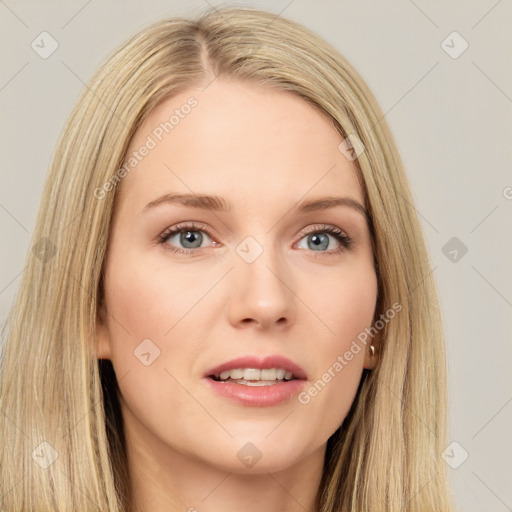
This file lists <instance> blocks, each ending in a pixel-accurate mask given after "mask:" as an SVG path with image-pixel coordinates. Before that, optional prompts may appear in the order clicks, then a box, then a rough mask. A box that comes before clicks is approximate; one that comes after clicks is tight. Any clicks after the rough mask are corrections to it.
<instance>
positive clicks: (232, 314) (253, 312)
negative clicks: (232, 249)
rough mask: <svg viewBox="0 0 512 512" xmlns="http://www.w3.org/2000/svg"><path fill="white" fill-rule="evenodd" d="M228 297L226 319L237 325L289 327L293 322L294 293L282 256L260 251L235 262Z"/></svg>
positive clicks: (269, 327)
mask: <svg viewBox="0 0 512 512" xmlns="http://www.w3.org/2000/svg"><path fill="white" fill-rule="evenodd" d="M230 274H231V276H230V279H232V282H231V286H232V292H231V294H230V301H229V320H230V322H231V324H232V325H234V326H235V327H238V328H245V327H250V326H251V325H254V326H256V327H257V328H258V329H260V330H264V329H272V328H279V329H285V328H289V327H290V326H291V325H292V324H293V323H295V315H296V307H297V304H296V301H297V297H296V295H295V293H294V291H293V288H294V287H293V282H292V281H293V280H292V278H291V277H290V273H289V272H288V271H287V268H286V265H285V263H284V262H283V261H282V259H278V258H277V255H276V254H275V253H274V254H271V251H270V250H264V251H263V253H262V254H261V255H260V256H259V257H258V258H257V259H256V260H255V261H253V262H252V263H248V262H246V261H244V260H243V259H242V258H240V260H239V261H237V262H236V265H235V268H234V269H233V272H231V273H230Z"/></svg>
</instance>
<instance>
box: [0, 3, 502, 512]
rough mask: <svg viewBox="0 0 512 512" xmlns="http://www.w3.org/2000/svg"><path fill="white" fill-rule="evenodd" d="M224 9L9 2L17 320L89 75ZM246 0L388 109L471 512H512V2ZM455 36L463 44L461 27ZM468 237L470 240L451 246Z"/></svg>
mask: <svg viewBox="0 0 512 512" xmlns="http://www.w3.org/2000/svg"><path fill="white" fill-rule="evenodd" d="M208 3H210V5H224V4H220V3H218V2H206V1H205V0H196V1H191V2H184V1H175V2H171V1H157V0H152V1H145V2H142V1H139V2H135V1H131V2H122V1H119V0H117V1H110V2H109V3H108V4H106V3H100V2H99V1H98V0H89V1H86V0H73V1H68V2H64V1H60V2H45V3H44V4H43V3H42V2H37V1H20V2H15V0H5V1H3V0H0V23H1V25H0V34H1V36H0V37H1V39H2V44H1V46H0V56H1V67H0V73H1V75H0V77H1V78H0V112H1V117H0V144H1V159H2V160H1V165H0V172H1V178H0V237H1V238H0V239H1V252H0V255H1V263H0V321H1V322H2V323H3V322H4V321H5V317H6V314H7V311H8V309H9V307H10V305H11V303H12V300H13V298H14V296H15V294H16V292H17V289H18V286H19V282H20V275H21V272H22V271H23V267H24V260H25V257H26V254H27V251H28V250H29V243H30V237H31V234H32V231H33V228H34V224H35V219H36V214H37V210H38V206H39V201H40V198H41V192H42V187H43V183H44V180H45V176H46V172H47V169H48V166H49V163H50V159H51V156H52V154H53V151H54V149H55V145H56V142H57V137H58V135H59V133H60V131H61V129H62V126H63V123H64V121H65V119H66V118H67V116H68V114H69V112H70V110H71V108H72V106H73V104H74V103H75V101H76V100H77V98H78V95H79V93H80V91H81V90H82V89H83V87H84V83H85V82H87V81H88V80H89V78H90V76H91V74H92V73H93V71H94V70H95V69H96V68H97V67H98V65H99V64H100V62H101V61H102V60H103V59H104V58H105V57H106V56H107V55H108V54H109V53H110V52H111V51H112V50H113V49H114V48H115V47H117V45H119V44H120V43H122V42H123V41H124V40H125V39H126V38H127V37H128V36H130V35H132V34H133V33H134V32H136V31H137V30H139V29H140V28H142V27H144V26H145V25H147V24H149V23H150V22H153V21H156V20H158V19H159V18H161V17H165V16H174V15H183V16H194V15H195V14H198V13H199V12H200V11H201V10H202V9H204V8H205V7H207V6H208ZM244 4H247V5H252V6H254V7H261V8H264V9H268V10H270V11H273V12H275V13H280V12H282V14H283V15H284V16H286V17H289V18H291V19H293V20H296V21H298V22H301V23H303V24H304V25H306V26H307V27H309V28H311V29H313V30H314V31H316V32H317V33H318V34H320V35H321V36H323V37H324V38H325V39H327V40H328V41H329V42H330V43H332V44H333V45H334V46H335V47H337V48H338V49H339V51H340V52H341V53H342V54H344V55H345V56H346V57H347V58H348V59H349V60H350V61H351V62H352V64H353V65H354V66H355V67H356V69H357V70H358V71H359V72H360V73H361V75H362V76H363V77H364V79H365V80H366V81H367V83H368V84H369V86H370V88H371V89H372V90H373V92H374V93H375V95H376V97H377V100H378V101H379V103H380V104H381V106H382V108H383V111H384V112H385V113H386V119H387V121H388V122H389V124H390V126H391V129H392V131H393V133H394V135H395V138H396V140H397V144H398V147H399V150H400V153H401V155H402V157H403V159H404V163H405V166H406V169H407V172H408V176H409V179H410V182H411V186H412V189H413V193H414V196H415V199H416V206H417V209H418V212H419V213H420V216H421V219H422V223H423V227H424V232H425V235H426V238H427V243H428V246H429V250H430V253H431V258H432V268H433V272H434V276H435V278H436V280H437V283H438V288H439V292H440V296H441V302H442V310H443V316H444V320H445V328H446V335H447V345H448V347H447V349H448V366H449V385H450V402H451V430H450V441H451V442H455V443H456V444H453V445H451V446H450V447H449V448H448V449H447V451H446V453H445V456H446V460H447V463H449V465H450V467H449V468H448V469H449V474H450V477H451V482H452V488H453V490H454V494H455V498H456V502H457V504H458V507H459V509H460V510H463V511H467V512H477V511H485V512H489V511H496V512H501V511H506V510H512V488H511V485H510V484H511V483H512V436H511V432H512V428H511V427H512V403H511V402H512V385H511V384H512V377H511V371H510V363H511V362H512V344H511V337H510V332H511V327H512V315H511V313H512V286H511V284H512V279H511V277H512V276H511V274H512V272H511V265H510V261H511V258H510V254H511V249H512V240H511V236H510V233H511V227H512V226H511V222H510V220H511V218H512V217H511V214H512V173H511V168H512V166H511V160H512V155H511V150H510V147H511V135H512V117H511V114H512V66H511V58H510V57H511V47H512V30H511V29H512V0H498V1H496V0H481V1H467V0H465V1H458V2H455V1H451V2H445V1H441V0H438V1H435V2H432V1H426V0H414V1H413V0H393V1H388V2H386V3H385V4H384V2H377V1H376V0H374V1H358V2H348V1H339V2H335V1H318V2H312V1H309V2H307V1H304V0H292V1H290V0H284V1H281V0H279V1H275V2H271V1H253V2H238V5H244ZM42 31H47V32H49V33H50V34H51V35H52V37H53V38H55V40H57V42H58V44H59V47H58V49H57V50H56V51H55V53H53V54H52V55H51V56H50V57H49V58H47V59H42V58H41V57H40V56H39V55H38V54H37V53H36V52H35V51H34V50H33V49H32V48H31V43H32V41H33V40H35V39H36V37H37V36H38V35H39V34H40V33H41V32H42ZM453 31H457V32H458V33H459V34H460V35H461V36H462V37H463V38H464V39H465V40H466V41H467V43H468V44H469V47H468V49H467V50H466V51H465V52H464V53H462V54H461V55H460V56H459V57H458V58H452V57H451V56H450V55H448V53H446V51H445V50H444V49H443V44H442V42H443V40H445V39H446V38H447V36H448V35H449V34H451V33H452V32H453ZM444 45H445V46H444V47H446V45H449V46H452V47H453V48H452V49H451V50H450V51H452V52H454V51H457V50H458V49H459V48H461V45H460V42H457V40H456V39H453V37H452V38H449V39H448V40H447V42H446V43H444ZM452 237H457V239H458V240H457V241H456V242H455V243H456V245H455V246H453V247H452V246H451V245H448V246H447V247H445V245H446V244H447V243H448V241H449V240H450V239H451V238H452ZM457 244H458V246H459V247H457ZM461 244H464V246H465V247H467V253H466V254H464V255H463V256H461V255H462V251H461V250H460V248H461V247H462V246H461ZM443 248H444V252H443ZM454 249H455V250H457V251H458V252H457V258H456V261H452V260H453V258H454V257H455V256H454V255H455V253H453V252H452V251H453V250H454ZM450 252H451V254H450ZM466 452H467V453H468V455H469V456H468V458H467V459H466V460H464V457H465V453H466Z"/></svg>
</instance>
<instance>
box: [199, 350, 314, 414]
mask: <svg viewBox="0 0 512 512" xmlns="http://www.w3.org/2000/svg"><path fill="white" fill-rule="evenodd" d="M204 381H205V382H206V383H207V384H208V387H209V388H210V389H211V390H212V391H213V392H215V393H216V394H218V395H220V396H222V397H224V398H227V399H229V400H231V401H235V402H238V403H241V404H243V405H245V406H256V407H268V406H272V405H277V404H279V403H282V402H285V401H287V400H289V399H291V398H292V397H293V396H294V395H296V394H297V393H299V392H300V391H301V390H302V389H303V388H304V386H305V384H306V382H307V376H306V372H305V371H304V370H303V369H302V368H301V367H300V366H299V365H298V364H296V363H294V362H293V361H291V360H290V359H288V358H285V357H283V356H277V355H276V356H267V357H264V358H261V357H257V356H245V357H240V358H237V359H233V360H231V361H227V362H226V363H223V364H221V365H219V366H216V367H215V368H212V369H211V370H209V371H207V372H206V373H205V375H204Z"/></svg>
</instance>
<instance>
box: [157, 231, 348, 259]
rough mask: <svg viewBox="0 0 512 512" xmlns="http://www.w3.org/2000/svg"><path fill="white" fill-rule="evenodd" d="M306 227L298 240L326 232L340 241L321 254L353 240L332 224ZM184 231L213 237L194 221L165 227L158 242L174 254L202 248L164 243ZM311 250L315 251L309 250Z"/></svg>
mask: <svg viewBox="0 0 512 512" xmlns="http://www.w3.org/2000/svg"><path fill="white" fill-rule="evenodd" d="M306 229H307V231H305V230H302V231H301V232H300V233H299V235H300V240H302V238H304V237H305V236H307V235H311V234H317V233H328V234H329V235H332V236H333V237H334V238H335V239H336V240H337V241H338V242H339V243H340V247H339V249H335V250H332V251H318V252H319V253H321V254H322V253H323V254H326V255H330V256H333V255H338V254H340V253H342V252H344V251H345V250H346V249H349V248H350V246H351V245H352V242H353V241H352V239H351V238H350V237H349V236H348V235H347V234H346V233H345V232H344V231H342V230H341V229H339V228H337V227H334V226H329V225H326V224H315V225H313V226H312V227H311V228H306ZM184 231H202V232H204V233H206V234H207V235H208V236H209V237H210V238H212V239H213V234H212V233H211V232H210V230H209V229H207V228H206V227H205V226H203V225H201V226H197V225H196V224H194V223H188V224H187V223H183V224H176V226H172V227H170V228H167V229H166V230H165V231H164V232H163V233H162V234H160V235H159V236H158V243H159V244H161V245H162V246H164V248H165V249H166V250H168V251H171V252H172V253H174V254H176V253H179V254H194V253H197V251H199V250H200V249H202V248H201V247H198V248H196V249H184V248H180V247H172V246H170V245H169V244H167V243H166V242H167V241H168V240H169V238H171V237H172V236H174V235H176V234H179V233H182V232H184ZM311 252H313V253H315V252H317V251H311ZM315 256H316V255H315Z"/></svg>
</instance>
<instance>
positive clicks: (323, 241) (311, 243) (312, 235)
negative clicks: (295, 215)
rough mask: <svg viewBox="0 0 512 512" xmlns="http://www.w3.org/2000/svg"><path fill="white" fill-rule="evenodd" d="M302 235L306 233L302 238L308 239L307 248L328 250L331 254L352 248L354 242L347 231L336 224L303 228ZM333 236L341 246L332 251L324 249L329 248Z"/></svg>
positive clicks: (316, 250)
mask: <svg viewBox="0 0 512 512" xmlns="http://www.w3.org/2000/svg"><path fill="white" fill-rule="evenodd" d="M301 235H304V236H303V238H302V239H301V240H304V239H306V243H307V247H306V249H311V250H312V251H313V252H326V253H327V254H330V255H332V254H339V253H341V252H343V251H345V250H346V249H348V248H350V245H351V244H352V239H351V238H350V237H349V236H348V235H347V233H345V232H344V231H342V230H341V229H339V228H337V227H335V226H329V225H323V224H316V225H314V226H310V227H308V228H306V230H303V231H302V232H301ZM331 238H334V239H335V240H336V241H337V242H338V244H339V247H338V248H337V249H334V250H330V251H329V250H322V249H327V248H328V246H329V243H330V239H331ZM302 248H303V247H301V249H302Z"/></svg>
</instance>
